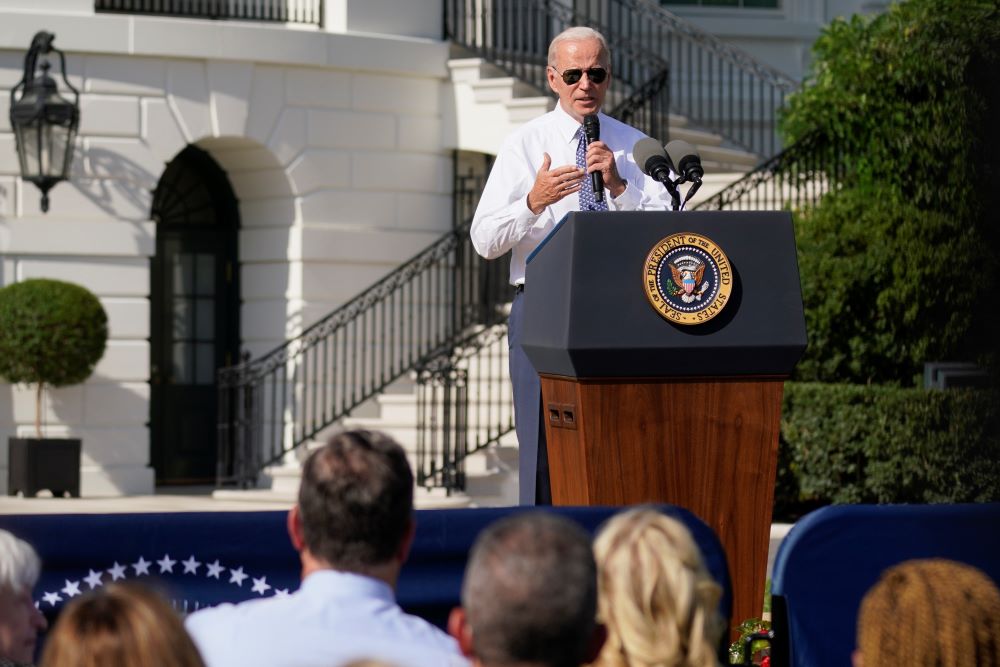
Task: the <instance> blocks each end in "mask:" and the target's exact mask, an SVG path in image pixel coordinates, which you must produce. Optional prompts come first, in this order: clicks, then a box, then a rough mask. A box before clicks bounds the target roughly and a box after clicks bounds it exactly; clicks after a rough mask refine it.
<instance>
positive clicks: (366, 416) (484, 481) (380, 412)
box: [212, 379, 518, 509]
mask: <svg viewBox="0 0 1000 667" xmlns="http://www.w3.org/2000/svg"><path fill="white" fill-rule="evenodd" d="M416 424H417V403H416V387H415V385H414V383H413V381H412V380H410V379H403V380H399V381H397V382H395V383H394V384H392V385H391V386H390V387H389V388H388V389H387V390H386V392H385V393H383V394H381V395H380V396H377V397H376V398H374V399H372V400H369V401H367V402H365V403H364V404H362V405H361V406H359V407H358V408H357V409H356V410H354V412H353V414H352V416H350V417H347V418H345V419H343V420H341V421H340V422H338V423H337V424H336V425H334V426H331V427H330V428H329V429H327V430H326V431H324V432H322V433H320V434H319V436H317V438H316V439H315V440H313V441H312V442H311V443H309V444H308V445H307V446H305V447H302V448H299V449H298V450H296V451H295V452H291V453H289V454H288V456H286V458H285V460H284V461H283V462H282V463H280V464H278V465H273V466H270V467H268V468H267V469H265V470H264V474H263V476H262V480H261V488H258V489H248V490H234V489H219V490H216V491H215V492H214V493H213V494H212V496H213V498H216V499H219V500H228V501H239V500H244V501H247V502H254V503H261V502H273V503H275V504H277V505H288V506H290V505H292V504H293V503H294V502H295V499H296V496H297V494H298V489H299V483H300V481H301V478H302V469H301V462H302V461H303V460H304V459H305V457H306V456H308V454H309V452H310V451H312V449H313V448H314V447H316V446H317V445H318V444H319V443H321V442H323V441H324V440H325V439H326V438H327V437H329V435H331V434H333V433H336V432H338V431H344V430H350V429H356V428H357V429H369V430H375V431H381V432H383V433H386V434H387V435H389V436H391V437H393V438H394V439H395V440H396V441H397V442H399V443H400V444H402V445H403V447H404V448H405V449H406V451H407V454H408V456H409V458H410V464H411V466H414V468H415V466H416V446H415V443H416V441H417V430H416ZM465 466H466V470H465V474H466V491H465V493H457V492H456V493H452V494H451V495H447V494H446V492H445V491H444V490H443V489H425V488H422V487H417V488H416V490H415V497H414V502H415V504H416V506H417V508H418V509H432V508H433V509H442V508H457V507H497V506H506V505H516V504H517V491H518V488H517V472H518V471H517V438H516V437H515V436H514V434H513V433H511V434H509V435H508V436H505V437H504V438H503V439H502V441H501V443H500V445H498V446H495V447H490V448H487V449H486V450H483V451H481V452H478V453H476V454H473V455H471V456H469V457H468V459H466V463H465Z"/></svg>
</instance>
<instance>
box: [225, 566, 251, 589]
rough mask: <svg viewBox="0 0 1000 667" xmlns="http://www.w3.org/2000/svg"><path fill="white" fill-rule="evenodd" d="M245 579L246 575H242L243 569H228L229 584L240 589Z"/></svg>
mask: <svg viewBox="0 0 1000 667" xmlns="http://www.w3.org/2000/svg"><path fill="white" fill-rule="evenodd" d="M246 578H247V575H245V574H243V568H242V567H238V568H236V569H235V570H234V569H232V568H230V569H229V583H231V584H236V585H237V586H239V587H240V588H242V587H243V580H244V579H246Z"/></svg>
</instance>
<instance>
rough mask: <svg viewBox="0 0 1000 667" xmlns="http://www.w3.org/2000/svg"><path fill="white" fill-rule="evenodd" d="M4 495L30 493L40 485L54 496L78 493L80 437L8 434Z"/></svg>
mask: <svg viewBox="0 0 1000 667" xmlns="http://www.w3.org/2000/svg"><path fill="white" fill-rule="evenodd" d="M7 442H8V443H9V445H10V454H9V455H8V459H7V470H8V479H7V495H10V496H16V495H17V494H18V493H23V494H24V495H25V497H27V498H30V497H33V496H34V495H35V494H36V493H38V492H39V491H41V490H42V489H48V490H49V491H51V492H52V495H53V496H56V497H61V496H63V495H65V494H67V493H68V494H69V495H71V496H74V497H76V498H79V497H80V439H79V438H9V439H8V441H7Z"/></svg>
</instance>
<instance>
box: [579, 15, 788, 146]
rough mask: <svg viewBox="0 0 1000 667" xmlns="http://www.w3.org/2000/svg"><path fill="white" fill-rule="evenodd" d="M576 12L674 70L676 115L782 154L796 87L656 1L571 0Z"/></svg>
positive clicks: (586, 21) (581, 18)
mask: <svg viewBox="0 0 1000 667" xmlns="http://www.w3.org/2000/svg"><path fill="white" fill-rule="evenodd" d="M572 4H573V9H574V14H575V16H576V17H577V21H578V22H579V24H581V25H593V26H594V27H596V28H598V29H601V30H602V31H605V32H606V34H613V35H618V36H620V37H619V39H620V41H627V42H630V43H631V44H632V45H633V48H634V49H637V50H642V51H644V52H650V53H652V54H655V55H656V56H657V57H658V58H659V59H660V60H662V61H664V62H666V63H668V64H669V67H670V95H669V99H670V105H671V106H670V109H671V111H673V112H674V113H677V114H680V115H683V116H686V117H687V118H689V119H690V120H691V121H692V122H693V123H694V124H695V125H697V126H698V127H700V128H703V129H706V130H711V131H712V132H715V133H717V134H720V135H722V136H723V137H725V138H727V139H728V140H730V141H731V142H733V143H735V144H737V145H739V146H741V147H743V148H745V149H746V150H749V151H750V152H752V153H755V154H757V155H759V156H768V155H774V154H775V153H777V152H778V151H779V150H780V148H781V140H780V138H779V136H778V134H777V132H776V130H775V127H776V125H775V120H776V118H777V112H778V110H779V109H780V108H781V107H783V106H784V103H785V98H786V96H787V95H788V94H789V93H790V92H792V91H794V90H795V89H796V88H798V84H797V83H796V82H795V80H793V79H792V78H790V77H788V76H787V75H785V74H783V73H781V72H779V71H778V70H776V69H774V68H773V67H770V66H768V65H765V64H763V63H761V62H759V61H757V60H756V59H755V58H753V56H751V55H749V54H747V53H746V52H744V51H742V50H740V49H738V48H736V47H735V46H732V45H731V44H726V43H725V42H723V41H721V40H719V39H718V38H716V37H714V36H713V35H711V34H709V33H707V32H705V31H704V30H701V29H700V28H698V27H697V26H695V25H694V24H692V23H689V22H688V21H685V20H684V19H682V18H680V17H679V16H676V15H675V14H672V13H671V12H669V11H667V10H666V9H664V8H663V7H661V6H660V4H659V3H658V2H656V1H655V0H573V3H572ZM612 48H614V46H612ZM650 136H655V137H661V135H650ZM663 138H664V140H665V137H663Z"/></svg>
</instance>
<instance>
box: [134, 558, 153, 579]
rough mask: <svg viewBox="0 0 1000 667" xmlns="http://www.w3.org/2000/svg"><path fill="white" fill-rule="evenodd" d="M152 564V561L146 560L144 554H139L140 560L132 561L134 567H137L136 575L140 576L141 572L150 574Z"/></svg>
mask: <svg viewBox="0 0 1000 667" xmlns="http://www.w3.org/2000/svg"><path fill="white" fill-rule="evenodd" d="M150 565H152V563H151V562H150V561H148V560H146V559H145V558H143V557H142V556H139V560H137V561H136V562H134V563H132V567H134V568H135V576H137V577H138V576H139V575H140V574H149V566H150Z"/></svg>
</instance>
